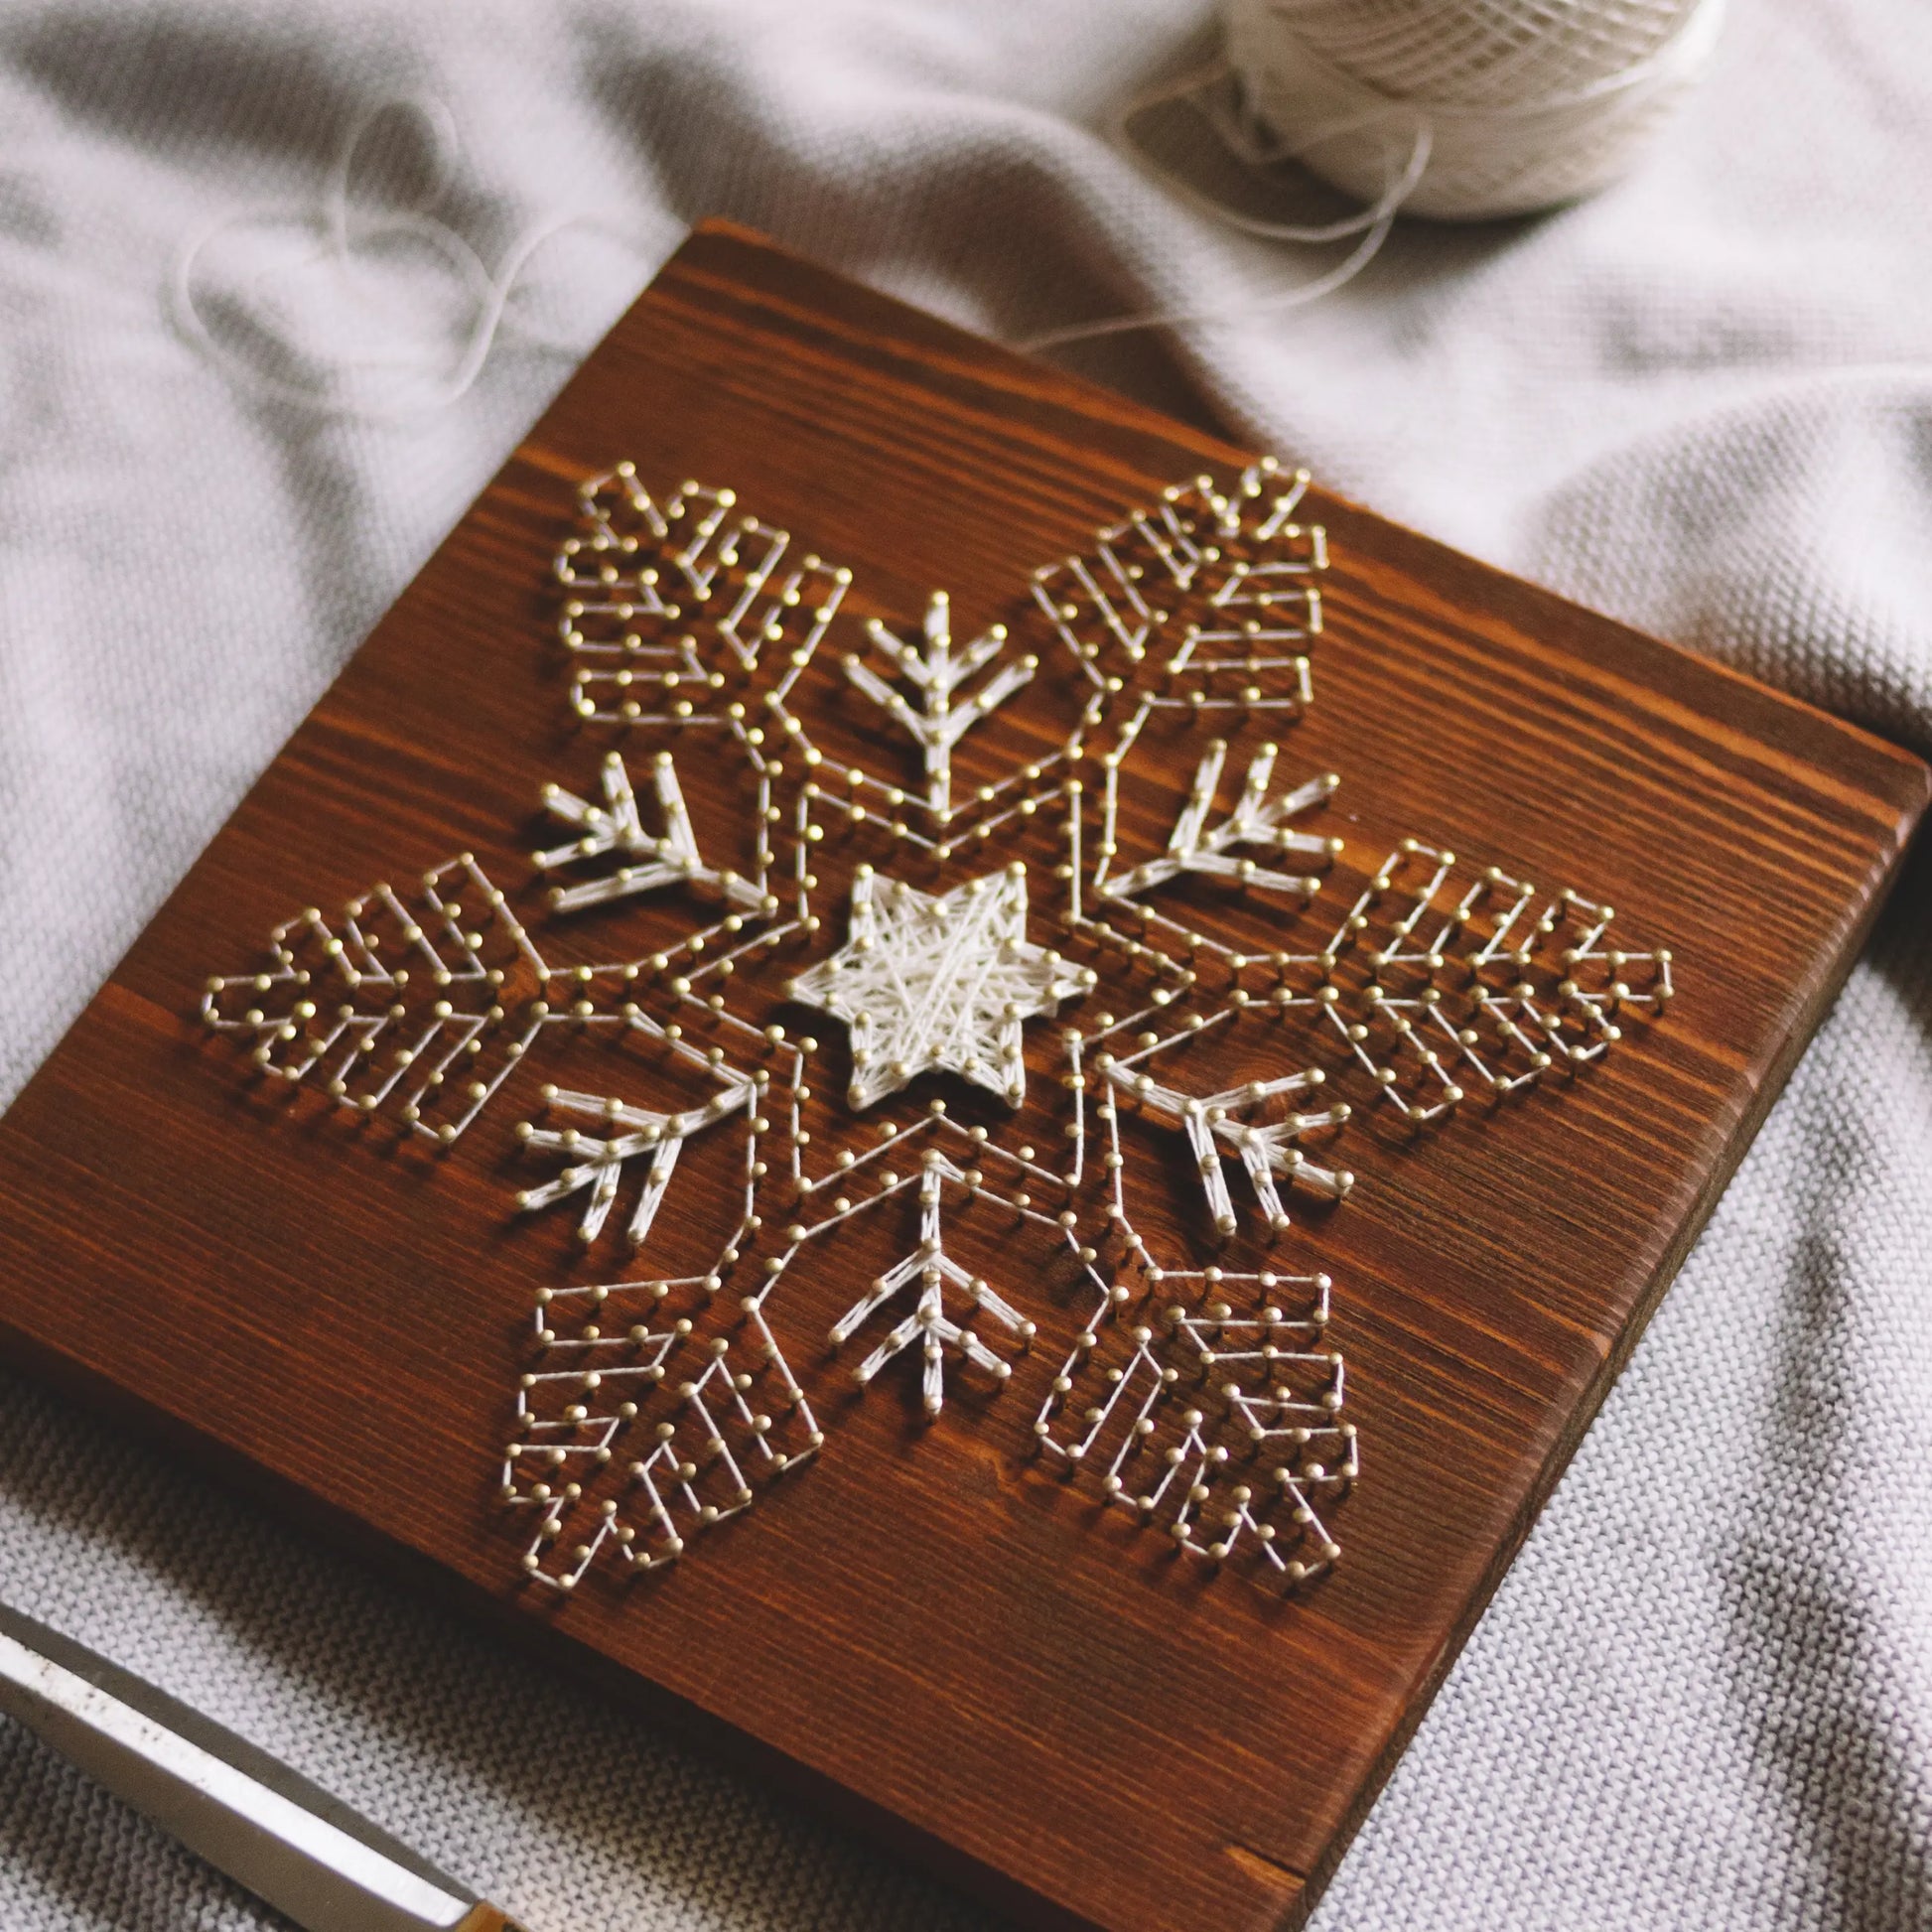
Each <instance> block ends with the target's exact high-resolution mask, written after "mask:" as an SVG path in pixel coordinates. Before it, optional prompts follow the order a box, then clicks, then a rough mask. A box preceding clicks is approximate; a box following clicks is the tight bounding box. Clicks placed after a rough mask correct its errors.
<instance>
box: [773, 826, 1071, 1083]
mask: <svg viewBox="0 0 1932 1932" xmlns="http://www.w3.org/2000/svg"><path fill="white" fill-rule="evenodd" d="M1093 982H1094V975H1093V973H1092V972H1091V971H1090V970H1088V969H1086V968H1082V967H1076V966H1074V965H1071V964H1070V963H1069V962H1068V961H1066V960H1065V959H1062V958H1061V956H1060V955H1059V954H1058V953H1056V952H1051V951H1048V950H1047V949H1046V948H1045V947H1044V946H1035V945H1033V944H1031V943H1030V942H1029V940H1028V938H1027V868H1026V867H1025V866H1024V865H1021V864H1019V863H1018V862H1016V863H1015V864H1013V865H1011V866H1009V867H1007V869H1006V870H1005V871H1004V872H996V873H988V874H987V875H986V876H985V877H984V878H981V879H974V880H971V881H969V882H968V883H967V884H966V885H964V886H956V887H954V889H953V890H952V891H951V892H949V893H944V894H941V895H939V896H938V897H934V896H933V895H932V894H930V893H922V892H919V891H918V890H917V889H916V888H914V887H911V886H908V885H906V884H905V883H904V882H903V881H902V880H897V879H888V878H884V877H882V876H881V875H879V874H878V873H876V872H874V871H873V869H872V868H871V867H870V866H861V867H860V868H859V870H858V872H857V873H856V874H855V875H854V877H853V881H852V923H851V928H850V930H849V931H848V933H847V935H846V942H845V944H844V945H843V946H842V947H840V949H839V950H838V951H837V952H835V953H833V954H832V955H831V956H830V958H827V959H822V960H820V961H819V963H818V964H817V965H816V966H813V967H812V968H810V969H809V970H808V971H806V972H803V973H801V974H799V976H798V977H797V978H796V979H795V980H793V981H792V983H791V994H792V998H793V999H795V1000H798V1001H801V1002H802V1003H803V1004H805V1005H806V1006H813V1007H818V1008H819V1009H821V1010H822V1011H823V1012H826V1013H829V1014H832V1015H834V1016H835V1017H836V1018H838V1019H840V1020H843V1021H844V1022H845V1023H846V1025H847V1027H848V1028H850V1030H851V1034H852V1086H851V1089H850V1098H851V1101H852V1104H853V1106H854V1107H855V1108H866V1107H870V1106H871V1105H872V1104H873V1103H874V1102H875V1101H877V1100H881V1099H883V1098H884V1097H885V1096H886V1095H887V1094H889V1093H897V1091H898V1090H899V1088H900V1087H902V1086H904V1085H905V1083H906V1082H907V1081H908V1080H910V1079H911V1078H912V1076H913V1075H914V1074H915V1073H922V1072H924V1071H925V1070H926V1069H927V1068H928V1067H943V1068H944V1069H945V1070H946V1071H947V1072H949V1073H957V1074H958V1075H960V1077H961V1078H962V1079H967V1080H971V1081H972V1082H973V1083H974V1084H975V1085H976V1086H982V1087H985V1088H987V1089H988V1090H989V1091H990V1092H993V1093H997V1094H999V1095H1000V1096H1001V1097H1002V1098H1003V1099H1004V1100H1005V1101H1006V1103H1007V1104H1008V1105H1009V1106H1010V1107H1017V1106H1019V1105H1020V1103H1021V1102H1022V1101H1023V1100H1024V1099H1025V1098H1026V1097H1027V1067H1026V1061H1025V1059H1024V1057H1023V1053H1022V1047H1021V1037H1020V1035H1021V1030H1022V1028H1023V1027H1024V1025H1025V1024H1026V1022H1027V1021H1029V1020H1031V1019H1033V1018H1035V1016H1036V1015H1040V1014H1049V1013H1051V1012H1053V1010H1054V1009H1055V1008H1056V1007H1057V1006H1058V1005H1059V1003H1060V1002H1061V1001H1062V1000H1065V999H1069V998H1071V997H1072V996H1073V995H1074V994H1076V993H1084V992H1085V991H1086V990H1087V988H1088V987H1090V986H1091V985H1092V984H1093Z"/></svg>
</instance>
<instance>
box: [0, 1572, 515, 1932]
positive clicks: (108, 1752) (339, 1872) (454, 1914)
mask: <svg viewBox="0 0 1932 1932" xmlns="http://www.w3.org/2000/svg"><path fill="white" fill-rule="evenodd" d="M0 1712H4V1713H5V1714H6V1715H8V1716H10V1717H13V1718H16V1719H18V1720H19V1721H20V1722H21V1723H22V1724H24V1725H27V1726H28V1727H29V1728H30V1729H31V1730H34V1731H37V1732H38V1733H39V1734H40V1735H41V1736H42V1737H44V1738H46V1739H47V1741H48V1742H49V1743H50V1744H52V1745H53V1746H54V1747H55V1749H56V1750H58V1751H60V1752H62V1753H63V1754H64V1755H65V1756H67V1757H68V1758H69V1759H70V1760H71V1761H72V1762H73V1763H74V1764H76V1765H78V1766H79V1768H80V1769H81V1770H83V1771H85V1772H86V1773H87V1774H88V1775H89V1776H90V1777H92V1778H93V1779H95V1780H96V1781H97V1782H98V1783H100V1784H102V1785H104V1786H105V1787H106V1788H107V1789H108V1790H109V1791H111V1792H113V1793H114V1794H115V1796H116V1797H119V1798H122V1799H124V1800H125V1801H126V1802H127V1803H128V1804H131V1805H132V1806H133V1807H134V1808H135V1809H136V1810H137V1811H139V1812H142V1813H144V1814H145V1815H146V1816H147V1817H149V1818H151V1819H153V1820H154V1822H155V1823H156V1824H157V1825H160V1826H161V1827H162V1828H163V1829H164V1830H166V1831H168V1832H171V1833H172V1834H173V1835H174V1836H175V1837H176V1838H178V1839H180V1840H181V1842H182V1843H183V1844H184V1845H186V1846H188V1847H189V1849H190V1850H191V1851H195V1852H198V1853H200V1854H201V1856H202V1857H203V1858H205V1859H207V1861H208V1863H210V1864H213V1865H217V1866H219V1868H220V1869H221V1870H223V1871H225V1872H226V1873H227V1874H228V1875H229V1876H230V1877H232V1878H234V1879H236V1880H238V1881H239V1882H240V1883H241V1884H243V1885H245V1886H246V1887H247V1888H248V1889H249V1890H250V1891H252V1892H253V1893H255V1894H256V1896H257V1897H259V1898H263V1899H265V1900H267V1902H268V1903H269V1904H271V1905H273V1906H274V1907H275V1908H276V1909H277V1910H278V1911H280V1912H283V1913H285V1914H286V1915H287V1916H288V1917H290V1918H292V1919H294V1920H295V1921H296V1923H297V1924H298V1925H302V1926H305V1927H307V1928H308V1932H520V1928H518V1927H517V1926H515V1925H514V1924H513V1923H512V1921H510V1920H509V1919H508V1918H506V1917H505V1916H504V1915H503V1914H502V1913H501V1912H499V1911H498V1910H497V1909H496V1907H495V1906H493V1905H489V1904H485V1903H484V1902H483V1901H482V1900H481V1899H479V1898H478V1897H477V1895H476V1894H475V1893H474V1892H472V1891H470V1890H468V1889H467V1888H466V1887H464V1886H461V1885H458V1884H457V1883H455V1882H454V1881H453V1880H451V1879H449V1878H447V1877H445V1876H444V1875H443V1873H442V1872H440V1871H438V1870H437V1869H436V1867H435V1866H434V1865H432V1864H430V1863H428V1861H427V1860H424V1859H421V1858H419V1857H417V1855H416V1854H415V1853H414V1852H412V1851H411V1850H410V1849H409V1848H408V1847H407V1846H406V1845H403V1844H401V1843H400V1842H399V1841H398V1840H396V1839H393V1838H391V1837H389V1836H388V1834H387V1833H385V1832H382V1831H379V1830H378V1829H377V1828H376V1827H375V1826H373V1825H371V1824H370V1823H369V1822H368V1821H367V1820H366V1819H364V1818H361V1817H359V1816H357V1814H356V1813H354V1812H352V1811H350V1810H349V1808H348V1807H347V1806H346V1805H344V1804H342V1803H341V1802H339V1801H338V1800H337V1799H335V1798H332V1797H331V1796H330V1795H329V1793H328V1792H326V1791H324V1790H323V1789H322V1788H321V1787H320V1786H318V1785H314V1784H311V1783H310V1782H309V1781H308V1780H307V1779H306V1778H303V1777H301V1776H299V1775H298V1774H297V1773H296V1772H294V1771H291V1770H290V1769H289V1768H288V1766H287V1765H285V1764H281V1763H278V1762H277V1761H276V1760H275V1759H274V1758H272V1757H270V1756H269V1755H268V1753H267V1752H265V1751H262V1750H258V1749H257V1748H256V1747H255V1746H254V1745H252V1744H250V1743H248V1742H247V1741H246V1740H245V1739H244V1738H240V1737H237V1736H235V1735H234V1733H233V1732H232V1731H228V1730H224V1729H223V1728H222V1727H221V1726H220V1725H216V1724H214V1723H212V1722H210V1721H209V1720H208V1719H207V1718H204V1717H203V1716H202V1715H201V1714H200V1713H199V1712H197V1711H193V1710H191V1709H190V1708H189V1707H188V1706H187V1705H185V1704H182V1703H180V1702H179V1701H178V1700H176V1699H174V1698H171V1697H169V1696H168V1695H167V1694H166V1693H165V1692H162V1691H158V1690H156V1689H155V1687H154V1686H153V1685H152V1684H148V1683H146V1682H144V1681H143V1680H142V1679H140V1678H138V1677H135V1676H133V1675H132V1674H131V1673H129V1672H127V1671H124V1670H122V1669H121V1668H120V1667H119V1666H118V1665H115V1664H111V1663H109V1662H108V1661H107V1659H106V1658H104V1657H99V1656H96V1655H95V1654H94V1652H92V1651H90V1650H87V1649H85V1648H84V1647H83V1646H82V1645H80V1644H77V1643H74V1642H73V1641H72V1640H71V1639H70V1638H67V1637H63V1636H62V1635H61V1634H60V1633H59V1632H58V1631H54V1630H50V1629H48V1628H47V1627H46V1626H45V1625H44V1624H40V1623H36V1622H35V1621H34V1620H33V1618H31V1617H26V1616H22V1615H21V1614H20V1613H19V1612H18V1611H17V1610H10V1609H7V1608H5V1607H4V1606H0Z"/></svg>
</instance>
